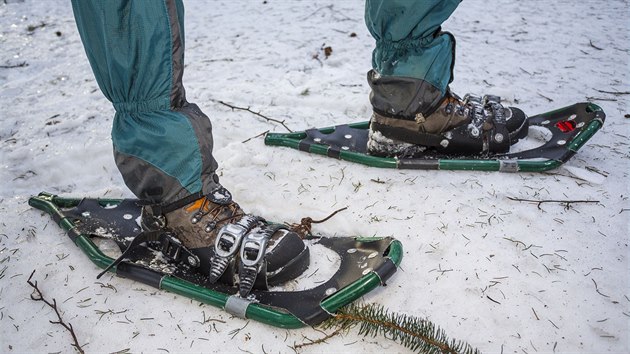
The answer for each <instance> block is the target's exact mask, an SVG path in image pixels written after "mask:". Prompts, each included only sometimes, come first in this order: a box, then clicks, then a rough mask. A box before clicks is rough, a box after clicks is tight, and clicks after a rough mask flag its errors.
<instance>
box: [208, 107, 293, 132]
mask: <svg viewBox="0 0 630 354" xmlns="http://www.w3.org/2000/svg"><path fill="white" fill-rule="evenodd" d="M217 102H219V103H220V104H222V105H224V106H227V107H230V108H231V109H232V110H233V111H234V110H239V111H245V112H249V113H251V114H253V115H255V116H258V117H260V118H262V119H264V120H266V121H268V122H274V123H278V124H280V125H282V126H283V127H284V128H285V129H286V130H288V131H289V133H293V130H291V129H289V127H287V126H286V124H284V121H283V120H278V119H273V118H269V117H267V116H265V115H263V114H260V112H254V111H252V110H251V109H250V107H247V108H245V107H238V106H234V105H231V104H229V103H226V102H223V101H217Z"/></svg>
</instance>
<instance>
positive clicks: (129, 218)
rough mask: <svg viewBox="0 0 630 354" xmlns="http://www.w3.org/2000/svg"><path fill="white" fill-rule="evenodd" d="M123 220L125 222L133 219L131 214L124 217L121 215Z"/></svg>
mask: <svg viewBox="0 0 630 354" xmlns="http://www.w3.org/2000/svg"><path fill="white" fill-rule="evenodd" d="M123 219H125V220H131V219H133V215H131V214H125V215H123Z"/></svg>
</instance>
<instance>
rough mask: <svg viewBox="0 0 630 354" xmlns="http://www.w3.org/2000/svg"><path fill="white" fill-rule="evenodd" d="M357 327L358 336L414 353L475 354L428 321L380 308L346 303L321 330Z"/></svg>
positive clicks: (473, 349) (472, 350)
mask: <svg viewBox="0 0 630 354" xmlns="http://www.w3.org/2000/svg"><path fill="white" fill-rule="evenodd" d="M357 325H360V327H359V334H361V335H364V336H368V335H370V336H372V337H375V336H377V335H378V334H381V335H383V336H384V337H386V338H389V339H392V340H394V341H396V342H398V343H400V344H402V345H403V346H405V347H406V348H409V349H411V350H412V351H415V352H420V353H428V354H433V353H435V354H437V353H450V354H458V353H464V354H477V353H479V351H478V350H477V349H475V348H473V347H472V346H470V345H469V344H467V343H464V342H461V341H456V340H449V339H448V337H447V336H446V333H445V332H444V331H443V330H442V329H440V328H438V327H436V326H435V325H434V324H433V323H431V322H430V321H427V320H424V319H418V318H416V317H413V316H408V315H405V314H397V313H393V312H389V311H388V310H386V309H385V308H384V307H383V306H380V305H374V304H368V305H356V304H350V305H348V306H346V307H344V308H342V309H341V310H339V311H338V312H337V314H336V315H335V316H334V317H332V318H331V319H329V320H328V321H326V322H324V323H323V324H322V326H323V327H324V328H325V329H329V328H333V327H337V328H342V329H347V330H349V329H351V328H353V327H355V326H357Z"/></svg>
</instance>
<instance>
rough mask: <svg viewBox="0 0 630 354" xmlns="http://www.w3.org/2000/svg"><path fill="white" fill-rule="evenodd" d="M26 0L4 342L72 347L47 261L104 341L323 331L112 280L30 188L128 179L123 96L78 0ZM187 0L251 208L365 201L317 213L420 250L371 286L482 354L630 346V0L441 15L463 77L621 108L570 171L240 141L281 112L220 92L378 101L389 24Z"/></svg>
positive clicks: (341, 342) (2, 15) (291, 5)
mask: <svg viewBox="0 0 630 354" xmlns="http://www.w3.org/2000/svg"><path fill="white" fill-rule="evenodd" d="M5 2H7V1H5ZM8 2H9V4H3V5H0V48H1V49H0V65H2V66H3V68H0V107H1V108H0V116H1V122H0V146H1V155H0V157H1V168H0V180H1V186H0V225H1V226H0V288H1V289H0V352H4V353H17V352H72V351H73V349H72V347H71V345H70V344H71V338H70V336H69V335H68V333H67V332H66V331H65V330H64V329H63V328H61V326H59V325H54V324H51V323H49V320H53V319H55V315H54V312H52V310H51V309H50V308H48V307H46V306H45V305H43V304H42V303H41V302H34V301H32V300H30V294H31V290H32V289H31V288H30V287H29V286H28V285H27V283H26V280H27V278H28V276H29V275H30V274H31V272H32V271H33V270H36V273H35V276H34V279H35V280H38V281H39V286H40V288H41V289H42V292H43V293H44V295H45V296H46V297H48V298H55V299H56V300H57V302H58V304H59V308H60V309H61V310H62V311H63V317H64V319H65V320H67V321H69V322H70V323H72V325H73V326H74V329H75V332H76V334H77V337H78V339H79V342H80V343H81V344H83V345H84V348H85V349H86V350H87V351H88V352H115V351H121V350H125V349H127V350H129V351H131V352H163V353H166V352H170V353H175V352H187V351H190V352H252V353H262V352H267V353H272V352H273V353H275V352H283V353H284V352H293V350H292V349H291V348H290V347H291V346H293V345H294V344H297V343H303V342H306V341H307V338H310V339H317V338H321V337H323V336H324V334H323V333H321V332H319V331H317V330H314V329H310V328H306V329H299V330H281V329H276V328H273V327H270V326H266V325H262V324H259V323H255V322H253V321H249V322H248V321H246V320H242V319H238V318H233V317H232V316H230V315H228V314H226V313H224V312H223V311H221V310H219V309H216V308H213V307H210V306H206V305H200V304H199V303H198V302H196V301H191V300H188V299H186V298H184V297H182V296H177V295H174V294H170V293H167V292H163V291H157V290H155V289H153V288H150V287H147V286H144V285H142V284H139V283H134V282H131V281H129V280H125V279H121V278H116V277H111V276H106V277H105V278H104V279H101V280H102V283H99V282H97V280H96V279H95V275H96V274H97V272H98V269H97V268H96V267H95V266H94V265H93V264H92V263H91V262H90V261H89V260H88V259H87V258H86V257H85V256H84V255H83V254H81V253H79V250H78V249H77V248H76V247H75V246H74V245H73V244H72V243H71V241H70V240H69V239H68V238H67V237H65V236H64V235H63V233H62V232H61V230H59V229H58V228H57V227H56V226H55V225H54V224H53V222H52V221H50V220H49V218H48V216H46V215H42V213H40V212H39V211H36V210H33V209H31V208H30V207H29V206H28V205H27V199H28V198H29V196H31V195H35V194H37V193H38V192H40V191H42V190H46V191H49V192H52V193H57V194H63V195H71V196H83V195H91V196H107V197H129V196H131V194H130V192H129V191H128V190H127V189H126V188H125V187H124V184H123V182H122V180H121V178H120V176H119V174H118V171H117V169H116V167H115V165H114V162H113V158H112V153H111V142H110V138H109V130H110V127H111V120H112V117H113V108H112V107H111V104H110V103H109V102H107V101H106V100H105V99H104V98H103V97H102V95H101V93H100V91H99V90H98V87H97V85H96V82H95V80H94V78H93V76H92V73H91V70H90V68H89V66H88V62H87V59H86V57H85V55H84V52H83V48H82V46H81V43H80V40H79V36H78V33H77V31H76V28H75V26H74V22H73V18H72V11H71V8H70V4H69V1H61V0H49V1H43V0H25V1H15V0H14V1H8ZM186 5H187V17H186V31H187V41H186V44H187V52H186V60H187V67H186V74H185V77H184V83H185V85H186V88H187V93H188V98H189V100H190V101H191V102H195V103H197V104H199V105H200V106H201V107H202V109H203V110H204V111H205V112H206V114H208V116H210V117H211V119H212V121H213V125H214V135H215V139H216V140H215V141H216V145H215V152H216V158H217V160H218V161H219V162H220V164H221V167H220V174H221V176H222V183H223V184H224V185H225V186H226V187H227V188H228V189H230V190H231V191H232V193H233V194H234V195H235V196H236V200H237V201H238V202H239V203H240V204H241V205H242V206H243V207H244V208H246V209H247V210H249V211H251V212H254V213H258V214H261V215H263V216H265V217H267V218H269V219H273V220H287V221H293V222H295V221H299V219H300V218H302V217H304V216H311V217H313V218H319V217H323V216H326V215H328V214H329V213H330V212H332V211H333V210H335V209H338V208H340V207H343V206H349V209H348V210H347V211H344V212H343V213H341V214H339V215H337V216H335V217H334V218H333V219H331V220H330V221H328V222H326V223H325V224H322V225H319V226H317V227H316V231H317V232H321V233H326V234H338V235H379V236H389V235H392V236H395V237H397V238H398V239H400V240H401V241H402V242H403V245H404V249H405V255H404V259H403V263H402V269H401V271H399V272H398V273H397V274H395V276H394V277H393V278H392V279H391V280H390V282H389V285H388V286H387V287H385V288H379V289H377V290H376V291H374V292H372V293H371V294H369V295H368V296H366V297H365V298H364V301H366V302H375V303H379V304H382V305H384V306H385V307H387V308H389V309H390V310H392V311H397V312H402V313H406V314H410V315H414V316H419V317H425V318H428V319H430V320H431V321H433V322H434V323H435V324H437V325H439V326H441V327H442V328H443V329H444V330H445V331H446V332H447V333H448V335H449V336H451V337H453V338H457V339H461V340H465V341H467V342H469V343H470V344H472V345H473V346H475V347H478V348H479V349H480V350H482V351H484V352H503V353H535V352H556V353H567V352H585V353H586V352H591V353H603V352H616V353H627V352H628V351H630V344H629V334H628V333H630V328H629V322H630V287H629V277H630V269H629V261H628V257H629V248H628V236H629V234H630V232H629V231H630V225H629V220H630V201H629V199H628V197H629V195H630V190H629V189H630V187H629V186H630V182H629V181H630V180H629V179H628V174H629V172H630V163H629V161H630V160H629V157H630V156H629V155H630V142H629V140H628V136H629V133H630V128H629V127H630V118H629V117H630V116H629V115H628V114H630V108H629V107H628V99H629V98H630V95H629V94H628V92H629V91H630V85H629V77H628V75H629V73H630V64H629V62H630V60H629V58H630V38H629V37H630V33H629V32H630V21H629V16H628V14H629V13H630V12H629V11H630V9H629V3H628V1H620V0H616V1H608V0H591V1H579V2H578V1H570V0H561V1H553V2H552V1H507V0H503V1H492V2H488V1H476V0H469V1H465V2H463V3H462V4H461V6H460V7H459V8H458V10H457V11H456V12H455V14H454V16H453V17H452V18H451V19H449V20H448V21H447V23H446V24H445V25H444V29H445V30H449V31H452V32H453V33H454V34H455V35H456V37H457V39H458V43H457V45H458V47H457V64H456V70H455V82H454V83H453V89H454V91H455V92H458V93H462V94H463V93H465V92H480V93H496V94H500V95H502V96H503V97H505V98H508V99H509V102H510V104H515V105H518V106H519V107H521V108H523V109H524V110H525V111H526V112H529V113H530V114H535V113H538V112H544V111H548V110H551V109H554V108H557V107H561V106H564V105H568V104H572V103H574V102H579V101H584V100H592V101H594V102H596V103H597V104H599V105H601V106H602V107H603V108H604V110H605V111H606V113H607V120H606V124H605V126H604V127H603V129H602V130H601V131H600V132H599V133H598V134H597V135H596V136H595V137H594V138H593V139H592V140H591V141H590V142H589V143H588V144H587V145H586V146H585V147H584V148H583V149H582V150H581V151H580V152H579V154H578V155H577V156H575V157H574V158H573V159H572V160H570V161H569V162H568V163H567V164H566V167H562V168H560V169H558V170H555V171H552V172H550V173H538V174H535V173H516V174H501V173H494V172H490V173H486V172H463V171H454V172H448V171H404V172H402V171H392V170H383V169H376V168H367V167H364V166H362V165H357V164H351V163H346V162H342V161H336V160H333V159H328V158H324V157H319V156H314V155H308V154H305V153H302V152H298V151H295V150H290V149H284V148H273V147H266V146H264V144H263V140H262V138H260V137H258V138H254V139H251V140H249V141H247V142H245V143H243V141H245V140H247V139H248V138H251V137H254V136H256V135H258V134H260V133H262V132H265V131H267V130H270V131H278V132H282V131H283V128H282V127H281V126H278V125H274V124H271V123H269V122H265V121H264V120H261V119H259V118H257V117H256V116H254V115H252V114H250V113H248V112H243V111H232V110H230V109H229V108H228V107H226V106H224V105H222V104H220V103H218V101H225V102H228V103H231V104H234V105H238V106H242V107H251V108H252V110H255V111H260V112H261V113H263V114H265V115H267V116H269V117H273V118H275V119H280V120H285V121H286V124H287V126H289V127H290V128H291V129H293V130H299V129H303V128H307V127H313V126H328V125H333V124H337V123H342V122H347V121H360V120H366V119H367V118H368V117H369V114H370V106H369V103H368V99H367V95H368V92H369V91H368V86H367V84H366V82H365V73H366V72H367V70H368V69H369V68H370V54H371V49H372V45H373V40H372V39H371V37H370V36H369V34H368V32H367V30H366V29H365V26H364V23H363V19H362V18H363V17H362V16H363V4H362V2H360V1H330V0H329V1H323V0H322V1H303V2H294V1H279V0H267V1H264V2H263V1H262V0H259V1H213V2H210V1H200V0H199V1H192V0H191V1H187V3H186ZM352 33H355V34H356V36H351V34H352ZM324 46H331V47H332V50H333V51H332V54H331V55H330V57H329V58H328V59H325V56H324V53H323V52H322V50H321V48H322V47H324ZM314 56H317V59H314ZM11 66H17V67H11ZM509 197H515V198H524V199H537V200H566V201H571V200H588V201H597V202H596V203H572V204H568V205H566V204H560V203H545V204H541V205H540V206H537V205H536V204H531V203H523V202H516V201H513V200H510V199H508V198H509ZM204 319H213V320H212V321H209V322H206V323H203V320H204ZM243 327H244V328H243ZM240 328H242V330H240V331H235V330H238V329H240ZM324 351H326V352H351V351H352V352H375V353H377V352H378V353H380V352H383V351H385V352H404V351H405V349H404V348H403V347H401V346H399V345H398V344H396V343H394V342H391V341H389V340H387V339H385V338H382V337H376V338H363V337H360V336H358V335H357V334H356V333H355V332H350V334H348V335H345V336H336V337H333V338H332V339H329V340H327V341H326V343H321V344H318V345H313V346H307V347H304V348H302V349H300V352H305V353H309V352H313V353H314V352H324Z"/></svg>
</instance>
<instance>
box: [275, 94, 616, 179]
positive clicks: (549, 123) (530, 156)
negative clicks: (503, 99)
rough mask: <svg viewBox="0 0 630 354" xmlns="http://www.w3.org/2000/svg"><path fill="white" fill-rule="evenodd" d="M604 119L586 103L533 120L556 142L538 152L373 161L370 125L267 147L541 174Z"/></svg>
mask: <svg viewBox="0 0 630 354" xmlns="http://www.w3.org/2000/svg"><path fill="white" fill-rule="evenodd" d="M605 117H606V115H605V114H604V111H603V110H602V109H601V108H600V107H599V106H597V105H596V104H593V103H589V102H584V103H577V104H574V105H572V106H567V107H564V108H561V109H558V110H555V111H551V112H546V113H542V114H538V115H536V116H533V117H529V119H528V122H529V126H530V127H532V126H540V127H545V128H547V129H549V130H550V131H551V133H552V138H551V139H550V140H549V141H548V142H546V143H545V144H544V145H542V146H539V147H537V148H534V149H531V150H526V151H521V152H518V153H512V154H510V153H507V154H503V155H495V156H474V157H469V158H461V157H449V156H437V155H432V154H427V155H426V156H422V157H416V158H389V157H377V156H370V155H368V154H367V152H366V146H367V134H368V129H369V122H360V123H353V124H343V125H338V126H334V127H327V128H321V129H309V130H306V131H301V132H294V133H268V134H267V135H266V136H265V144H267V145H276V146H286V147H290V148H293V149H298V150H301V151H306V152H310V153H313V154H318V155H325V156H329V157H334V158H337V159H341V160H346V161H351V162H357V163H361V164H364V165H368V166H372V167H382V168H397V169H419V170H474V171H500V172H519V171H523V172H542V171H547V170H551V169H554V168H557V167H559V166H560V165H562V164H563V163H565V162H566V161H567V160H569V159H570V158H571V157H572V156H573V155H575V153H576V152H577V151H578V150H579V149H580V148H581V147H582V146H583V145H584V144H585V143H586V142H587V141H588V140H589V139H590V138H591V137H592V136H593V135H594V134H595V133H596V132H597V131H598V130H599V129H600V128H601V127H602V125H603V124H604V119H605Z"/></svg>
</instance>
